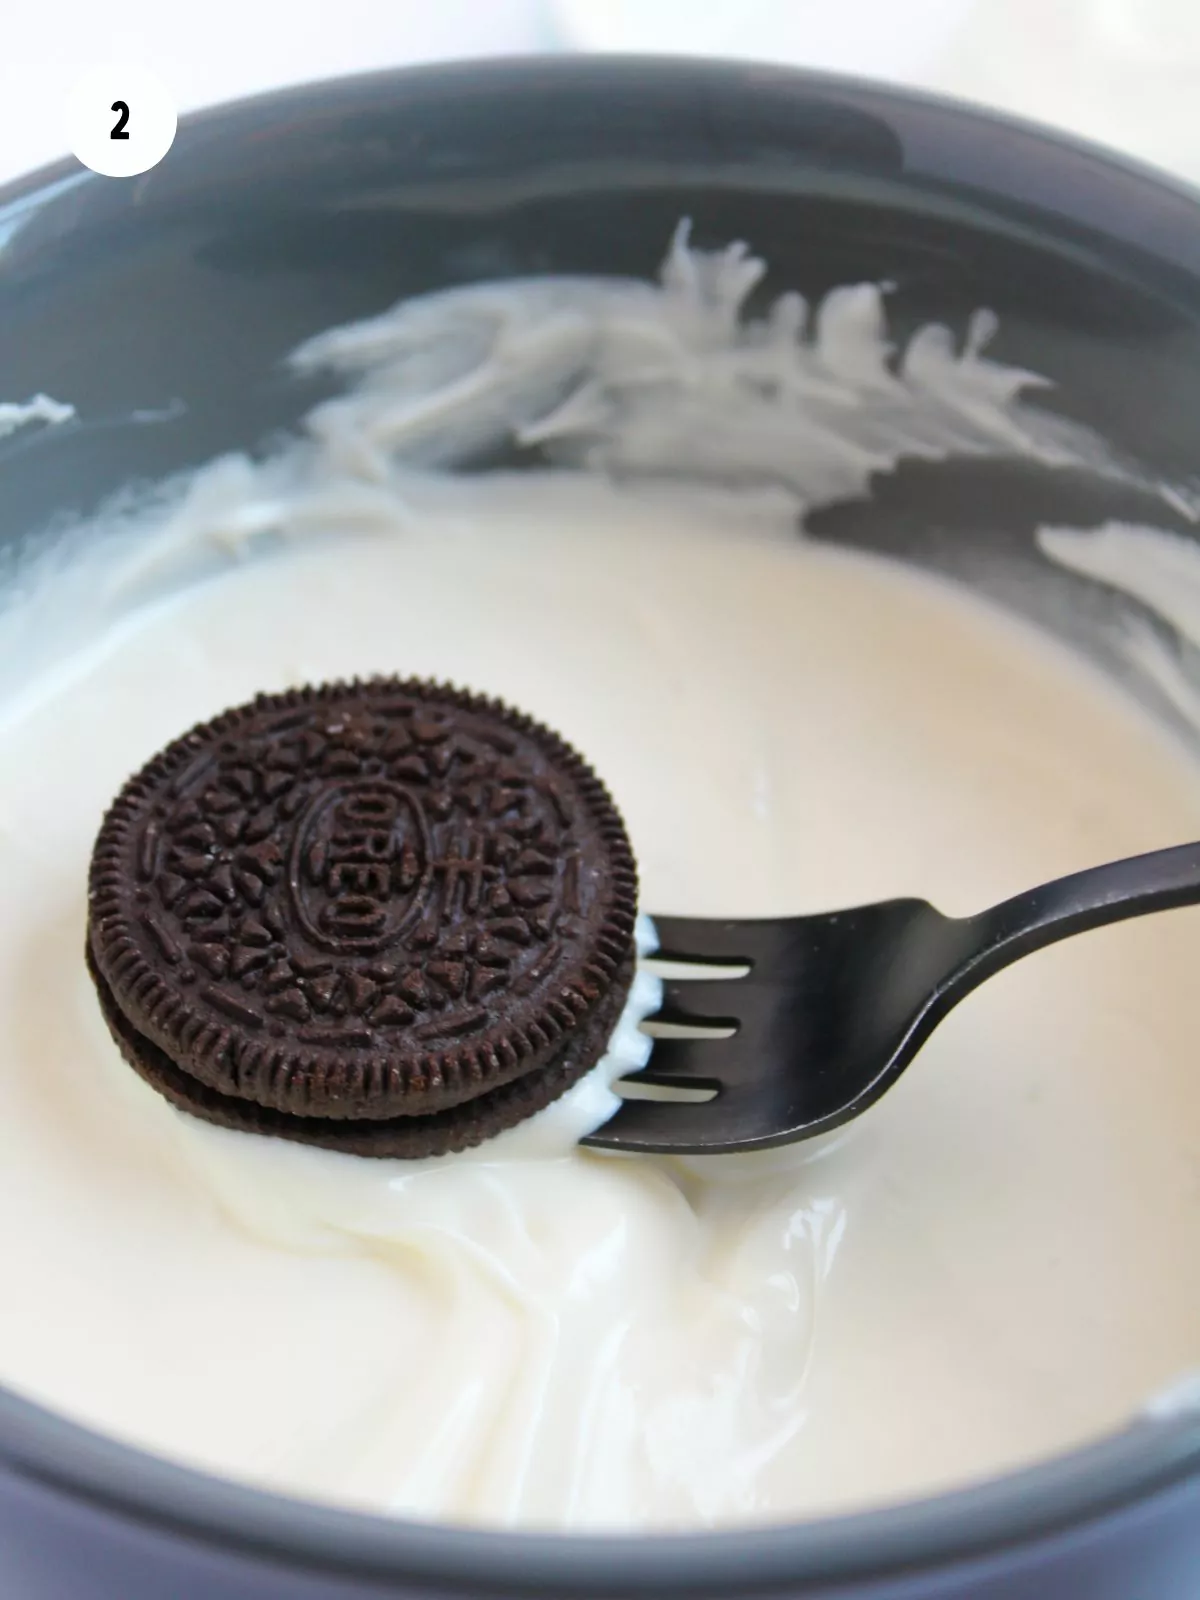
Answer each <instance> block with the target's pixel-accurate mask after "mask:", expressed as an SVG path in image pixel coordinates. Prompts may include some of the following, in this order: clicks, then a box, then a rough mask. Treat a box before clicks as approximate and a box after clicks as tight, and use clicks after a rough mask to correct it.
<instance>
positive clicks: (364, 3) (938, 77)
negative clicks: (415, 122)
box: [0, 0, 1200, 182]
mask: <svg viewBox="0 0 1200 1600" xmlns="http://www.w3.org/2000/svg"><path fill="white" fill-rule="evenodd" d="M577 48H600V49H617V50H621V49H634V50H654V51H690V52H695V53H709V54H716V55H742V56H748V57H756V58H758V59H763V60H777V61H791V62H799V63H805V64H810V65H816V66H825V67H832V68H838V69H841V70H844V71H850V72H859V73H863V74H867V75H871V76H875V77H882V78H890V79H892V80H895V81H899V82H904V83H909V84H916V85H920V86H925V87H929V88H935V89H939V90H942V91H945V92H950V93H954V94H960V95H964V96H967V97H969V98H971V99H976V100H981V101H984V102H987V103H989V104H991V105H995V106H1000V107H1004V108H1006V109H1009V110H1013V111H1019V112H1021V113H1023V114H1025V115H1027V116H1032V117H1036V118H1039V119H1040V120H1043V121H1046V122H1051V123H1056V124H1058V125H1059V126H1062V127H1067V128H1071V129H1073V130H1075V131H1076V132H1079V133H1083V134H1086V135H1088V136H1090V137H1092V138H1094V139H1099V140H1101V141H1103V142H1105V143H1109V144H1112V145H1116V146H1118V147H1120V148H1122V149H1124V150H1126V151H1128V152H1130V153H1132V154H1135V155H1139V156H1141V157H1143V158H1144V159H1146V160H1149V161H1153V162H1157V163H1158V164H1160V165H1162V166H1166V167H1169V168H1172V169H1173V170H1174V171H1176V172H1177V173H1181V174H1183V175H1185V176H1188V177H1190V178H1192V179H1193V180H1195V181H1197V182H1200V0H0V182H2V181H4V180H5V179H6V178H9V177H12V176H15V175H16V174H18V173H20V172H22V171H24V170H26V169H28V168H31V167H34V166H37V165H39V164H41V163H42V162H45V161H50V160H53V159H55V158H56V157H58V156H60V155H62V154H64V153H65V151H66V148H67V133H66V121H65V116H64V111H63V100H64V96H65V92H66V90H67V88H68V86H69V84H70V82H71V80H72V79H73V78H74V77H75V75H76V74H77V73H78V72H79V71H80V70H81V69H83V68H86V67H89V66H92V65H94V64H96V63H97V62H101V61H105V60H111V59H114V58H116V59H118V60H120V59H129V60H134V61H139V62H142V63H144V64H146V65H149V66H151V67H154V68H156V69H157V70H158V71H159V72H160V73H161V74H162V75H163V77H164V78H165V79H166V81H167V83H168V84H169V85H170V87H171V89H172V91H173V93H174V95H175V98H176V101H177V103H178V106H179V109H180V110H181V111H184V110H189V109H191V108H193V107H196V106H201V105H208V104H212V103H214V102H216V101H220V100H228V99H233V98H236V97H237V96H240V95H244V94H250V93H253V92H255V91H256V90H259V89H265V88H268V87H275V86H278V85H281V84H285V83H295V82H300V81H302V80H304V79H309V78H316V77H327V76H332V75H335V74H339V73H346V72H357V71H362V70H366V69H371V68H377V67H383V66H392V65H397V64H400V63H402V62H411V61H420V60H429V59H435V58H447V57H463V56H476V55H489V54H498V53H504V52H515V51H529V50H556V49H577Z"/></svg>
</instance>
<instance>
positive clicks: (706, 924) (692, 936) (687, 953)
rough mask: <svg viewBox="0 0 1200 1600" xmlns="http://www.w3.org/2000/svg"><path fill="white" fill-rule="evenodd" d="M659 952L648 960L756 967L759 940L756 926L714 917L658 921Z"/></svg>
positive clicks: (651, 953) (675, 918)
mask: <svg viewBox="0 0 1200 1600" xmlns="http://www.w3.org/2000/svg"><path fill="white" fill-rule="evenodd" d="M654 927H655V930H656V932H657V933H658V949H657V950H653V951H651V952H650V953H649V956H648V959H649V960H651V961H653V960H654V959H655V958H656V957H657V958H658V959H659V960H661V961H689V960H694V961H714V962H723V963H728V964H729V965H730V966H736V965H737V964H738V963H739V962H741V963H747V964H749V963H752V962H753V961H754V959H755V955H756V952H757V948H758V944H759V937H761V936H759V937H756V933H757V930H756V929H755V927H754V924H753V923H749V922H720V921H718V920H717V919H715V918H712V917H655V918H654Z"/></svg>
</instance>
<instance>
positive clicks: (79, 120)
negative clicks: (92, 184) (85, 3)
mask: <svg viewBox="0 0 1200 1600" xmlns="http://www.w3.org/2000/svg"><path fill="white" fill-rule="evenodd" d="M67 121H68V131H69V133H70V142H71V149H72V150H73V151H74V153H75V154H76V155H77V156H78V157H79V159H80V161H82V162H83V164H84V166H85V167H90V168H91V169H92V171H93V172H99V173H102V174H103V175H104V176H105V177H106V178H132V177H133V176H134V175H135V174H136V173H139V172H146V171H148V170H149V168H151V167H153V166H157V164H158V163H159V162H160V161H161V160H162V158H163V157H164V156H165V155H166V153H167V151H168V150H169V149H170V148H171V146H172V144H173V143H174V142H175V129H176V126H177V125H178V121H179V118H178V115H177V113H176V110H175V102H174V101H173V100H172V98H171V93H170V90H169V89H168V88H167V86H166V84H165V83H164V82H163V81H162V79H161V78H160V77H159V76H158V74H157V73H156V72H151V71H150V70H149V68H147V67H142V66H134V65H132V64H127V65H124V66H122V65H120V64H116V65H112V66H98V67H92V68H90V69H89V70H88V71H87V72H85V73H83V75H82V76H81V77H79V78H77V79H76V81H75V83H74V84H73V86H72V88H71V92H70V94H69V96H68V100H67Z"/></svg>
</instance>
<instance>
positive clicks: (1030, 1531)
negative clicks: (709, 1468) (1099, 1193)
mask: <svg viewBox="0 0 1200 1600" xmlns="http://www.w3.org/2000/svg"><path fill="white" fill-rule="evenodd" d="M631 71H642V72H647V73H659V74H663V75H665V76H668V77H673V78H675V79H676V80H681V79H685V78H689V77H690V78H692V79H694V80H697V81H700V80H704V81H721V82H723V83H725V84H727V85H736V84H737V83H738V82H739V80H740V81H741V82H742V83H743V84H747V85H752V84H753V82H754V81H755V80H756V79H761V78H762V77H763V75H767V76H769V77H771V78H772V79H775V80H777V81H778V82H780V83H782V84H784V85H791V86H792V87H794V88H795V90H796V91H797V92H798V93H808V94H810V95H812V96H814V97H816V98H818V99H820V100H821V101H822V102H825V103H829V104H831V105H834V104H838V103H841V104H843V105H846V104H849V105H851V106H853V107H855V108H856V109H860V110H868V111H871V112H874V113H875V114H876V115H878V116H880V117H882V118H885V119H896V120H898V121H899V122H900V123H902V124H905V125H908V126H909V127H912V126H921V127H923V128H924V130H925V138H924V139H923V140H922V141H921V160H922V163H923V165H922V167H921V170H922V172H923V175H925V176H928V177H932V178H936V179H942V180H946V181H958V182H963V183H968V184H970V185H971V186H973V188H974V190H975V193H976V195H977V197H979V198H982V199H983V200H984V201H985V202H986V200H987V199H988V198H989V197H990V198H991V199H992V200H993V201H995V202H997V203H999V202H1001V201H1003V200H1009V201H1013V200H1016V201H1022V202H1026V203H1029V202H1030V201H1031V200H1033V201H1034V202H1037V201H1038V198H1039V197H1042V196H1045V195H1046V194H1047V192H1049V193H1050V194H1052V195H1053V197H1054V199H1055V202H1056V206H1057V209H1058V210H1059V211H1060V213H1061V215H1062V217H1063V219H1064V221H1066V222H1068V223H1071V224H1074V225H1077V226H1082V227H1086V228H1089V229H1098V230H1099V231H1100V232H1101V233H1102V234H1106V235H1108V237H1110V238H1111V239H1112V241H1113V243H1114V244H1121V243H1123V244H1129V245H1131V246H1136V247H1137V248H1139V249H1140V250H1141V251H1142V252H1145V253H1147V254H1148V255H1149V256H1150V257H1151V258H1153V259H1154V260H1156V261H1158V262H1160V263H1161V264H1163V265H1164V266H1168V267H1171V268H1173V269H1175V270H1180V269H1182V270H1183V271H1184V272H1186V273H1187V274H1188V275H1189V276H1190V277H1192V278H1193V279H1194V280H1195V281H1196V284H1197V288H1198V290H1200V188H1193V187H1192V186H1191V185H1190V184H1188V183H1187V182H1185V181H1184V180H1181V179H1178V178H1175V177H1173V176H1172V175H1170V174H1168V173H1165V172H1160V171H1159V170H1158V169H1156V168H1154V167H1151V166H1149V165H1147V164H1145V163H1143V162H1140V161H1138V160H1136V159H1134V158H1131V157H1126V156H1124V155H1122V154H1120V153H1118V152H1113V151H1108V150H1106V149H1104V148H1102V147H1101V146H1099V145H1097V144H1095V143H1092V142H1091V141H1088V140H1086V139H1081V138H1077V137H1075V136H1073V135H1070V134H1066V133H1060V132H1058V131H1057V130H1054V129H1051V128H1048V127H1043V126H1041V125H1039V124H1036V123H1034V122H1031V121H1029V120H1027V119H1023V118H1020V117H1015V116H1011V115H1009V114H1006V113H1003V112H998V111H990V110H987V109H984V108H982V107H977V106H974V105H972V104H970V103H968V102H965V101H960V100H956V99H954V98H951V97H949V96H945V95H936V94H930V93H924V92H922V91H918V90H913V89H906V88H900V87H893V86H891V85H885V84H882V83H876V82H873V81H870V80H865V79H859V78H852V77H846V76H843V75H841V74H834V73H827V72H821V71H813V70H806V69H799V68H792V67H780V66H777V65H774V64H756V63H753V62H744V61H738V62H721V61H714V60H709V59H701V58H693V57H662V56H637V55H562V56H523V57H514V58H503V59H498V60H497V59H492V60H477V61H464V62H453V63H436V64H422V65H419V66H414V67H405V68H398V69H392V70H386V71H382V72H372V73H366V74H357V75H354V76H350V77H344V78H334V79H327V80H320V81H317V82H313V83H306V84H301V85H296V86H289V87H285V88H281V89H275V90H272V91H269V92H268V93H265V94H260V95H254V96H250V97H245V98H240V99H237V100H233V101H229V102H226V103H224V104H221V105H218V106H215V107H206V108H204V109H203V110H200V111H195V112H192V113H189V114H188V115H186V116H184V117H181V118H180V123H179V131H180V134H181V135H184V136H185V137H186V136H188V135H193V134H194V135H196V136H198V137H200V138H201V139H204V138H206V137H207V136H213V137H214V138H216V139H217V140H220V139H221V138H222V137H235V136H236V135H237V132H238V129H239V127H242V126H244V125H246V124H254V125H259V126H261V125H262V124H263V123H264V122H268V123H269V122H274V121H276V120H278V119H282V118H294V117H295V114H296V112H297V111H305V110H310V109H311V108H313V107H314V106H315V105H318V104H320V103H322V102H323V101H329V102H333V103H340V102H341V101H346V102H347V103H350V104H352V103H362V102H364V101H371V100H374V99H377V98H378V97H379V96H381V95H382V96H384V97H391V96H393V95H394V94H395V93H396V92H402V91H403V89H404V87H405V86H406V85H408V84H412V83H414V82H417V81H420V82H422V83H425V84H436V83H437V82H438V81H440V82H441V84H442V86H443V87H444V89H445V90H446V91H447V92H450V93H452V92H454V90H455V89H456V88H458V89H461V88H462V87H463V86H464V85H465V84H475V85H478V84H480V83H491V84H494V85H501V86H502V85H504V84H506V83H509V84H513V83H515V84H524V85H527V86H530V87H533V86H534V80H536V81H537V82H538V83H541V84H545V83H547V82H549V81H551V80H555V79H557V80H559V81H560V82H561V81H564V80H567V81H569V80H571V79H574V80H576V81H577V82H578V83H579V84H581V85H582V86H583V88H584V91H585V92H587V90H588V82H589V80H591V86H592V88H593V89H594V88H595V86H596V85H597V84H601V83H603V82H604V81H605V80H607V81H612V79H613V78H614V77H617V78H620V77H627V76H628V74H629V73H630V72H631ZM946 130H952V131H953V134H954V135H955V137H949V138H948V137H945V136H944V134H945V132H946ZM939 132H940V133H941V134H942V137H937V135H938V134H939ZM1056 161H1057V162H1058V163H1060V165H1061V164H1064V163H1065V168H1064V171H1060V172H1059V173H1058V175H1057V177H1056V178H1055V179H1053V180H1051V181H1050V183H1049V191H1048V190H1047V181H1048V180H1047V177H1046V172H1045V170H1044V167H1045V166H1046V165H1049V166H1053V165H1054V162H1056ZM1064 175H1065V177H1067V178H1069V179H1070V180H1071V182H1070V184H1069V185H1068V187H1067V188H1065V189H1064V188H1063V183H1064ZM136 181H137V180H116V182H117V183H122V184H123V185H125V186H128V185H129V184H132V183H135V182H136ZM108 182H113V180H106V179H103V178H96V177H95V176H94V175H93V174H91V173H89V172H87V171H86V169H85V168H83V167H82V166H81V164H80V163H79V162H77V161H76V160H75V159H74V158H73V157H65V158H63V159H62V160H60V161H56V162H54V163H51V164H50V165H47V166H43V167H41V168H39V169H37V170H35V171H33V172H30V173H27V174H24V175H22V176H20V177H17V178H15V179H13V180H11V181H10V182H8V183H7V184H5V185H3V186H0V252H2V250H3V246H4V242H5V237H6V235H5V224H6V222H15V223H16V224H17V225H18V226H19V225H20V224H21V222H22V220H23V219H24V217H25V216H26V215H28V214H32V212H33V211H35V210H38V209H40V208H41V207H42V206H43V205H45V204H50V203H52V202H54V201H55V200H56V199H59V198H62V197H63V196H64V195H66V194H68V193H69V192H70V191H72V190H74V189H75V188H76V187H77V185H79V184H88V185H89V186H90V185H93V184H99V185H103V184H105V183H108ZM1056 186H1057V187H1056ZM0 1472H3V1473H7V1474H9V1475H10V1476H14V1477H17V1478H19V1479H22V1480H25V1481H26V1482H28V1483H30V1484H34V1485H40V1486H41V1487H43V1488H44V1489H46V1490H49V1491H51V1492H53V1493H54V1494H57V1495H61V1496H65V1497H67V1498H69V1499H71V1500H73V1501H76V1502H80V1503H82V1504H85V1505H87V1506H90V1507H92V1508H93V1509H96V1510H101V1511H104V1512H106V1513H108V1514H110V1515H115V1516H117V1517H120V1518H122V1519H126V1520H129V1521H133V1522H135V1523H137V1524H139V1525H141V1526H143V1527H146V1528H152V1529H155V1530H157V1531H159V1532H162V1533H168V1534H172V1535H175V1536H179V1537H183V1538H186V1539H188V1540H190V1541H192V1542H195V1541H197V1540H199V1541H200V1542H202V1543H204V1544H207V1545H209V1546H210V1547H211V1546H214V1545H215V1546H219V1547H221V1548H223V1549H226V1550H230V1551H240V1552H241V1553H243V1554H245V1555H247V1556H255V1557H259V1558H266V1559H269V1560H272V1561H274V1562H276V1563H279V1562H282V1563H284V1564H285V1565H287V1564H294V1563H295V1562H296V1561H298V1560H299V1561H302V1562H303V1563H304V1564H305V1568H306V1570H308V1571H311V1572H324V1573H328V1574H330V1575H336V1576H340V1577H342V1578H349V1577H359V1578H362V1579H365V1580H372V1579H373V1580H374V1581H376V1582H379V1581H381V1580H383V1581H387V1580H391V1581H393V1582H394V1581H396V1580H399V1579H409V1580H414V1581H422V1582H425V1583H427V1584H429V1585H430V1586H431V1587H433V1588H435V1589H436V1590H437V1591H439V1592H442V1593H444V1594H455V1593H461V1594H468V1593H469V1594H474V1595H488V1596H494V1597H498V1596H510V1597H512V1600H517V1597H518V1596H533V1595H541V1594H547V1595H549V1594H553V1595H554V1596H556V1597H558V1600H568V1597H571V1596H579V1597H581V1600H582V1597H585V1596H596V1597H600V1596H604V1597H607V1600H618V1597H624V1596H629V1597H633V1596H642V1595H644V1594H645V1593H646V1591H647V1588H648V1586H652V1587H653V1588H654V1589H655V1590H656V1591H657V1592H659V1593H661V1594H664V1595H678V1596H684V1595H688V1596H701V1595H705V1594H713V1595H716V1594H722V1593H728V1592H730V1590H731V1589H733V1588H736V1589H737V1591H738V1592H740V1593H746V1594H750V1593H762V1594H765V1593H768V1592H771V1591H773V1590H778V1589H781V1588H784V1587H787V1586H792V1587H793V1588H794V1586H795V1585H796V1584H797V1583H804V1582H817V1581H820V1582H822V1583H825V1584H834V1583H848V1582H853V1581H854V1580H856V1579H857V1580H865V1579H870V1578H875V1579H879V1578H882V1577H885V1576H888V1577H894V1576H895V1575H896V1574H897V1573H900V1572H907V1573H910V1574H913V1573H916V1574H924V1573H929V1572H932V1571H935V1570H937V1569H939V1568H946V1567H949V1566H952V1565H954V1564H956V1563H961V1562H964V1561H982V1560H985V1559H987V1558H988V1557H993V1556H996V1555H999V1554H1002V1553H1004V1552H1009V1553H1011V1552H1013V1551H1014V1550H1016V1549H1018V1548H1027V1547H1029V1546H1031V1545H1033V1544H1035V1543H1038V1542H1042V1541H1045V1540H1048V1539H1053V1538H1054V1537H1055V1536H1061V1535H1065V1534H1068V1533H1072V1532H1075V1533H1083V1532H1085V1531H1086V1530H1088V1529H1089V1528H1093V1527H1095V1525H1097V1524H1098V1523H1099V1522H1101V1521H1102V1520H1103V1519H1105V1518H1112V1517H1116V1516H1118V1515H1120V1514H1122V1513H1127V1512H1133V1511H1135V1510H1136V1509H1137V1508H1138V1507H1139V1506H1142V1505H1144V1504H1145V1503H1146V1502H1147V1501H1149V1500H1151V1499H1152V1498H1154V1497H1156V1496H1169V1495H1170V1494H1171V1493H1172V1491H1179V1490H1181V1489H1185V1488H1186V1489H1189V1490H1192V1489H1195V1488H1196V1486H1197V1485H1200V1399H1197V1401H1196V1402H1195V1403H1191V1402H1190V1401H1181V1402H1180V1403H1179V1404H1178V1405H1175V1406H1165V1405H1164V1406H1163V1407H1160V1408H1158V1410H1157V1411H1156V1412H1155V1414H1154V1415H1153V1416H1151V1415H1150V1414H1149V1413H1144V1414H1143V1415H1142V1416H1140V1417H1138V1418H1136V1419H1134V1420H1132V1421H1131V1422H1130V1423H1129V1425H1128V1426H1126V1427H1123V1428H1121V1429H1120V1430H1118V1431H1116V1432H1113V1433H1110V1434H1108V1435H1106V1436H1104V1437H1102V1438H1099V1439H1097V1440H1095V1441H1094V1442H1091V1443H1088V1444H1085V1445H1083V1446H1081V1447H1077V1448H1073V1449H1071V1450H1068V1451H1064V1452H1062V1453H1060V1454H1057V1455H1055V1456H1053V1457H1051V1458H1049V1459H1046V1460H1040V1461H1038V1462H1037V1463H1036V1464H1034V1465H1031V1466H1028V1467H1025V1468H1022V1469H1020V1470H1017V1471H1011V1472H1007V1473H1004V1474H1002V1475H1000V1476H997V1477H994V1478H989V1479H987V1480H986V1481H982V1482H978V1483H974V1484H971V1485H969V1486H967V1487H961V1488H955V1489H952V1490H950V1491H947V1492H943V1493H938V1494H934V1495H930V1496H928V1497H923V1498H921V1499H919V1500H915V1501H907V1502H904V1503H902V1504H897V1505H889V1506H885V1507H881V1508H873V1509H867V1510H863V1511H857V1512H853V1513H850V1514H840V1515H836V1516H830V1517H824V1518H817V1519H812V1520H808V1521H803V1522H796V1523H787V1524H775V1523H772V1524H769V1525H762V1524H747V1525H742V1526H738V1527H734V1528H729V1529H723V1530H721V1531H717V1532H713V1531H702V1532H687V1533H638V1534H632V1535H631V1534H612V1535H609V1534H589V1535H580V1534H575V1533H557V1532H530V1531H520V1532H510V1531H507V1530H493V1529H487V1528H476V1527H473V1526H457V1525H453V1524H446V1523H442V1524H433V1523H423V1522H415V1521H407V1520H402V1519H400V1518H396V1517H390V1516H386V1515H383V1514H378V1513H372V1512H368V1511H357V1510H352V1509H344V1508H341V1507H339V1506H336V1505H333V1504H323V1503H317V1502H311V1501H307V1500H302V1499H299V1498H294V1497H290V1496H287V1495H284V1494H279V1493H275V1492H272V1491H268V1490H264V1489H260V1488H256V1487H253V1486H251V1485H248V1484H243V1483H240V1482H238V1481H236V1480H234V1479H230V1478H223V1477H217V1476H215V1475H212V1474H210V1473H207V1472H204V1471H201V1470H198V1469H195V1468H192V1467H189V1466H186V1465H183V1464H181V1463H180V1462H177V1461H174V1460H168V1459H167V1458H165V1457H161V1456H158V1455H155V1454H153V1453H151V1452H150V1451H147V1450H143V1449H141V1448H139V1447H137V1446H135V1445H132V1444H127V1443H125V1442H122V1441H121V1440H119V1439H117V1438H116V1437H112V1436H109V1435H106V1434H102V1433H100V1432H98V1431H96V1430H94V1429H92V1428H89V1427H86V1426H84V1425H81V1424H79V1423H76V1422H73V1421H71V1420H69V1419H68V1418H67V1417H66V1416H65V1415H61V1414H59V1413H57V1412H55V1411H53V1410H51V1409H50V1408H48V1407H46V1406H43V1405H41V1404H38V1403H36V1402H34V1401H32V1400H30V1399H27V1398H24V1397H23V1396H22V1395H21V1394H19V1393H17V1392H16V1391H14V1390H12V1389H7V1388H3V1387H0Z"/></svg>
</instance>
